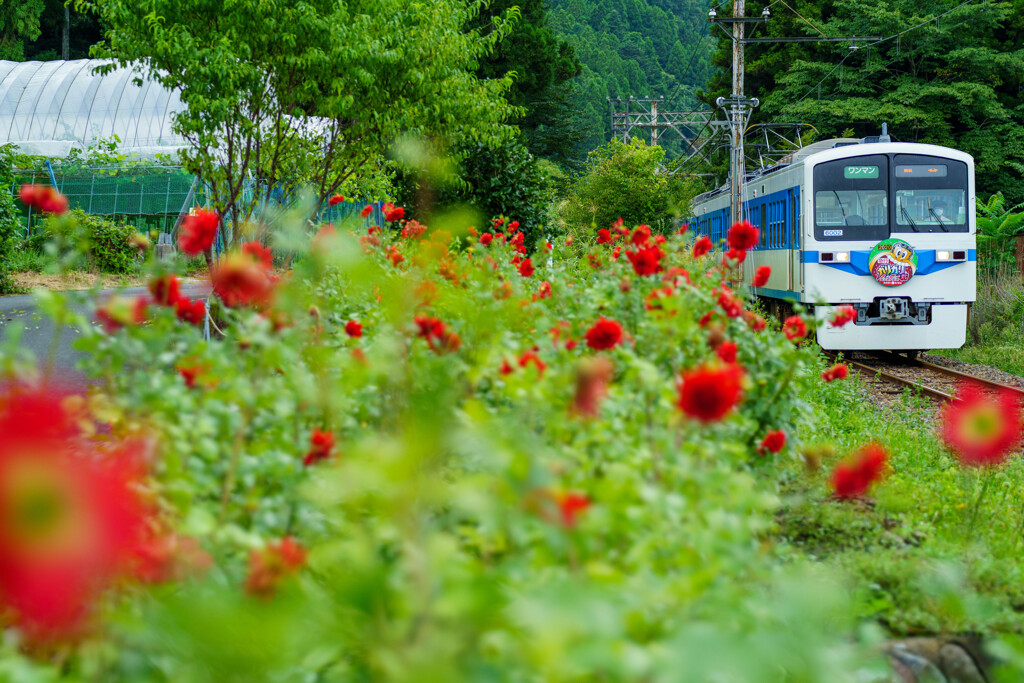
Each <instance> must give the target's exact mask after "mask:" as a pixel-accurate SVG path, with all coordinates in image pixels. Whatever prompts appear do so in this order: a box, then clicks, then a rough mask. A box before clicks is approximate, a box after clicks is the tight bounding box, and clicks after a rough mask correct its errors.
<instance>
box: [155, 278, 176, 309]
mask: <svg viewBox="0 0 1024 683" xmlns="http://www.w3.org/2000/svg"><path fill="white" fill-rule="evenodd" d="M149 293H150V294H152V295H153V303H155V304H157V305H158V306H174V305H175V304H177V303H178V300H179V299H181V283H180V282H179V281H178V278H176V277H174V276H173V275H163V276H161V277H158V278H153V279H152V280H150V281H149Z"/></svg>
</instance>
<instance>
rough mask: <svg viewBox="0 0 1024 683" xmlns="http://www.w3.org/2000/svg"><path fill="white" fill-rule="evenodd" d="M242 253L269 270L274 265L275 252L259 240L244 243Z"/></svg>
mask: <svg viewBox="0 0 1024 683" xmlns="http://www.w3.org/2000/svg"><path fill="white" fill-rule="evenodd" d="M242 253H243V254H245V255H246V256H248V257H249V258H251V259H252V260H253V261H255V262H256V263H258V264H260V265H261V266H263V267H264V268H266V269H267V270H272V269H273V267H274V254H273V253H272V252H271V251H270V250H269V249H267V248H266V247H264V246H263V245H262V244H260V243H259V242H246V243H245V244H243V245H242Z"/></svg>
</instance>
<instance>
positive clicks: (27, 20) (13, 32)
mask: <svg viewBox="0 0 1024 683" xmlns="http://www.w3.org/2000/svg"><path fill="white" fill-rule="evenodd" d="M44 5H45V2H44V0H17V1H16V2H11V1H8V2H0V59H9V60H13V61H21V60H22V59H24V58H25V43H26V41H31V40H35V39H36V38H38V37H39V34H40V27H39V24H40V17H41V16H42V13H43V7H44Z"/></svg>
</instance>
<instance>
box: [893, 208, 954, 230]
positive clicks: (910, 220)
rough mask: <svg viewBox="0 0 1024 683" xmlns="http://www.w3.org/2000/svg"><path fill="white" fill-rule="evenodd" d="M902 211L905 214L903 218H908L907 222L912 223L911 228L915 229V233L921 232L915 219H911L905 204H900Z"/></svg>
mask: <svg viewBox="0 0 1024 683" xmlns="http://www.w3.org/2000/svg"><path fill="white" fill-rule="evenodd" d="M900 211H902V212H903V217H904V218H906V219H907V221H909V222H910V227H912V228H913V229H914V232H921V231H920V230H918V228H917V223H915V222H914V219H913V218H911V217H910V212H908V211H907V207H905V206H904V205H903V204H900ZM947 232H948V231H947Z"/></svg>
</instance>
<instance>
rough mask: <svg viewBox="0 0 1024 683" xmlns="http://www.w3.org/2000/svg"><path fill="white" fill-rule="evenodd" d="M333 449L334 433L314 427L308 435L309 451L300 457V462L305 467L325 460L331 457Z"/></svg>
mask: <svg viewBox="0 0 1024 683" xmlns="http://www.w3.org/2000/svg"><path fill="white" fill-rule="evenodd" d="M333 449H334V434H332V433H330V432H323V431H320V430H319V429H314V430H313V434H312V435H311V436H310V437H309V452H307V453H306V455H305V456H304V457H303V458H302V464H303V465H305V466H306V467H309V466H310V465H313V464H315V463H318V462H320V461H321V460H326V459H327V458H329V457H331V450H333Z"/></svg>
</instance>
